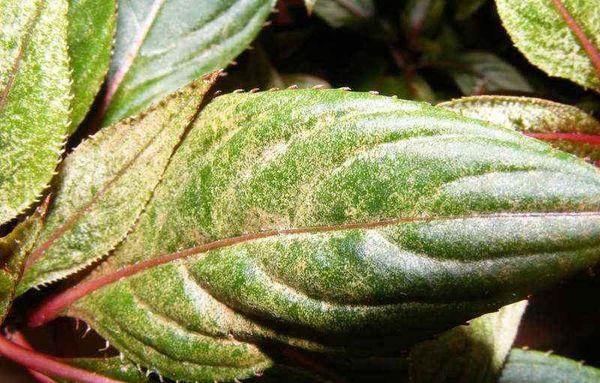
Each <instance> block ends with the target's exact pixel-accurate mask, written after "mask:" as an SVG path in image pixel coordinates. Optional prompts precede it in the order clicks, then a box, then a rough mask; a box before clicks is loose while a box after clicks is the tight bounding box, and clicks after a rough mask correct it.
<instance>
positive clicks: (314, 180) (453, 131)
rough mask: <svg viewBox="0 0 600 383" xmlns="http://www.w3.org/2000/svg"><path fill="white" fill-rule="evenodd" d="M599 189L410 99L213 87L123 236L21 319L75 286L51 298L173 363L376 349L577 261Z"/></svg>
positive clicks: (535, 153)
mask: <svg viewBox="0 0 600 383" xmlns="http://www.w3.org/2000/svg"><path fill="white" fill-rule="evenodd" d="M599 207H600V173H599V172H598V170H597V169H595V168H594V167H593V166H590V165H588V164H586V163H584V162H583V161H582V160H580V159H578V158H576V157H574V156H571V155H570V154H566V153H562V152H559V151H556V150H554V149H552V148H551V147H549V146H548V145H547V144H545V143H542V142H539V141H537V140H533V139H530V138H527V137H524V136H523V135H522V134H520V133H517V132H514V131H511V130H509V129H504V128H501V127H497V126H494V125H491V124H487V123H485V122H482V121H478V120H472V119H467V118H464V117H461V116H459V115H457V114H454V113H451V112H448V111H446V110H444V109H441V108H435V107H432V106H430V105H428V104H424V103H416V102H410V101H401V100H397V99H394V98H387V97H382V96H375V95H370V94H365V93H351V92H344V91H341V90H296V91H291V90H290V91H280V92H264V93H254V94H233V95H227V96H223V97H219V98H217V99H216V100H214V101H213V102H211V103H210V104H209V105H208V106H207V107H206V108H205V109H204V110H203V111H202V113H201V115H200V116H199V118H198V119H197V120H196V121H195V123H194V127H193V129H192V130H191V131H190V133H189V135H188V136H187V138H186V140H185V141H184V142H183V143H182V145H181V146H180V147H179V149H178V151H177V152H176V153H175V155H174V157H173V159H172V161H171V163H170V165H169V167H168V168H167V171H166V172H165V177H164V179H163V181H162V182H161V183H160V185H159V186H158V188H157V190H156V192H155V194H154V197H153V199H152V200H151V202H150V203H149V204H148V206H147V208H146V210H145V211H144V213H143V214H142V216H141V217H140V219H139V221H138V223H137V225H136V227H135V228H134V230H133V231H132V233H131V234H130V235H129V236H128V237H127V239H126V240H125V241H124V242H123V243H122V244H121V245H119V247H118V248H117V249H116V250H115V252H114V253H113V254H112V256H111V257H109V258H108V259H107V260H106V262H105V263H104V264H103V265H101V266H100V267H99V268H98V269H97V270H96V271H95V272H94V273H93V274H92V275H91V276H90V277H89V278H88V279H87V281H86V282H84V283H82V284H80V285H78V286H76V287H74V288H73V289H71V290H67V291H66V292H65V293H64V294H61V295H59V296H57V297H55V298H54V299H52V300H50V301H49V302H47V303H46V305H45V306H43V307H42V308H41V309H40V310H39V311H37V312H36V313H35V314H34V315H33V316H32V318H31V323H32V324H39V323H42V322H43V321H44V320H48V319H49V318H51V317H53V315H55V314H56V313H57V312H60V311H61V310H62V309H63V308H64V307H65V306H67V305H69V304H70V303H71V302H73V301H74V300H76V299H77V298H80V299H79V300H77V301H75V302H74V303H73V304H72V305H71V306H70V307H69V308H68V310H67V311H66V314H68V315H72V316H76V317H81V318H83V319H85V320H86V321H88V322H89V323H91V324H92V326H93V327H94V328H95V329H96V330H97V331H98V332H99V333H100V334H101V335H102V336H104V337H106V338H107V339H109V340H110V342H111V344H113V345H114V346H115V347H117V348H118V349H119V350H121V351H122V352H123V353H124V354H125V355H126V356H127V357H128V358H131V359H132V360H134V361H135V362H136V363H139V364H142V365H144V366H152V367H153V368H155V369H158V370H159V371H161V372H162V373H163V375H165V376H166V377H169V378H172V379H180V380H201V381H212V380H213V379H217V380H231V379H233V378H234V377H246V376H249V375H252V374H253V373H254V371H256V370H261V369H264V368H267V367H268V366H270V365H271V363H272V362H271V360H270V358H269V356H268V355H269V353H268V350H269V348H268V347H266V345H269V344H270V345H281V344H286V343H287V344H288V345H292V346H295V347H300V348H304V349H307V350H312V351H319V352H332V353H351V354H359V355H363V356H364V355H373V354H380V353H381V354H386V353H388V352H393V353H395V352H397V351H398V349H403V348H405V347H409V346H410V345H412V344H414V343H416V342H418V341H421V340H423V339H426V338H428V337H430V336H432V335H433V334H436V333H439V332H441V331H442V330H445V329H447V328H450V327H454V326H456V325H459V324H461V323H463V322H464V321H466V320H469V319H471V318H474V317H476V316H479V315H481V314H483V313H485V312H490V311H494V310H496V309H498V308H500V307H501V306H503V305H505V304H508V303H511V302H514V301H517V300H520V299H522V298H523V297H524V296H525V295H526V294H528V293H529V292H531V291H532V290H536V289H541V288H544V287H545V286H548V285H551V284H553V283H556V282H557V281H559V280H561V279H562V278H565V277H567V276H569V275H571V274H572V273H575V272H578V271H580V270H582V269H584V268H586V267H588V266H589V265H590V264H591V263H593V262H596V261H597V260H598V258H599V251H598V247H599V246H600V213H598V211H599ZM64 313H65V312H64V311H63V314H64ZM276 347H280V346H276ZM283 347H285V346H283Z"/></svg>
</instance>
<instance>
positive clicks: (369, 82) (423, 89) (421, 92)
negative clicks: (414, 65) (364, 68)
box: [357, 75, 435, 102]
mask: <svg viewBox="0 0 600 383" xmlns="http://www.w3.org/2000/svg"><path fill="white" fill-rule="evenodd" d="M357 90H361V91H375V92H379V93H381V94H383V95H385V96H397V97H398V98H402V99H406V100H419V101H428V102H433V101H434V100H435V94H434V93H433V90H432V89H431V87H430V86H429V84H428V83H427V82H426V81H425V79H423V77H421V76H419V75H411V76H389V75H387V76H372V77H369V78H367V79H366V80H365V81H363V82H361V83H360V84H359V85H358V87H357Z"/></svg>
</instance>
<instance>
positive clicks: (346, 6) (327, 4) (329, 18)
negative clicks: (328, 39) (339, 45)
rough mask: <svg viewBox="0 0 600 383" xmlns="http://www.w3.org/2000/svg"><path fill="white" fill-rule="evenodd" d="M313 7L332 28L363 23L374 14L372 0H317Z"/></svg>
mask: <svg viewBox="0 0 600 383" xmlns="http://www.w3.org/2000/svg"><path fill="white" fill-rule="evenodd" d="M313 9H314V11H315V13H316V14H317V15H318V16H319V17H320V18H322V19H323V20H325V22H326V23H327V24H329V25H331V26H332V27H334V28H339V27H345V26H353V25H356V24H360V23H363V22H364V21H365V20H367V19H369V18H370V17H372V16H373V15H374V14H375V4H374V3H373V0H317V1H316V3H315V6H314V7H313Z"/></svg>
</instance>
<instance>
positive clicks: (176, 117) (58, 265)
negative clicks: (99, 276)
mask: <svg viewBox="0 0 600 383" xmlns="http://www.w3.org/2000/svg"><path fill="white" fill-rule="evenodd" d="M215 77H216V74H212V75H210V76H207V77H204V78H202V79H199V80H197V81H195V82H194V83H192V84H191V85H189V86H187V87H186V88H184V89H183V90H181V91H179V92H176V93H174V94H173V95H171V96H170V97H169V98H167V99H166V100H164V101H162V102H161V103H160V104H159V105H157V106H155V107H153V108H150V109H149V110H147V111H146V112H144V113H143V114H141V115H140V116H138V117H135V118H132V119H128V120H124V121H122V122H120V123H118V124H115V125H113V126H111V127H108V128H105V129H102V130H101V131H100V132H99V133H97V134H96V135H94V136H92V137H91V138H89V139H88V140H86V141H84V142H83V143H82V144H81V145H79V146H78V147H77V149H76V150H75V151H74V152H73V153H71V154H70V155H69V156H68V157H67V158H66V159H65V161H64V162H63V164H62V165H61V168H60V174H59V176H58V179H57V180H56V191H55V193H56V199H55V201H54V203H53V205H52V207H51V209H50V211H49V214H48V217H47V221H46V224H45V225H44V229H43V231H42V232H41V234H40V236H39V239H38V240H37V242H36V245H35V247H34V250H33V251H32V252H31V254H30V255H29V259H28V262H27V269H26V271H25V273H24V275H23V279H22V280H21V282H20V284H19V289H18V291H19V293H23V292H25V291H26V290H27V289H29V288H31V287H35V286H38V285H40V284H45V283H48V282H52V281H55V280H57V279H60V278H63V277H65V276H68V275H70V274H72V273H74V272H76V271H78V270H80V269H82V268H83V267H85V266H88V265H90V264H91V263H93V262H94V261H96V260H98V259H99V258H100V257H102V256H103V255H105V254H106V253H108V252H109V251H110V250H111V249H112V248H113V247H114V246H115V245H116V244H117V243H119V242H120V241H121V240H122V239H123V238H124V237H125V235H126V234H127V232H128V230H129V229H130V228H131V226H132V225H133V224H134V222H135V221H136V219H137V217H138V216H139V214H140V213H141V211H142V209H143V207H144V206H145V204H146V202H147V201H148V199H149V198H150V196H151V194H152V191H153V190H154V187H155V186H156V184H157V183H158V182H159V180H160V178H161V176H162V174H163V171H164V169H165V167H166V166H167V163H168V161H169V158H170V157H171V154H172V152H173V149H174V147H175V146H176V145H177V144H178V143H179V141H180V138H181V135H182V134H183V132H184V130H185V128H186V127H187V126H188V124H189V123H190V122H191V120H192V118H193V117H194V116H195V115H196V113H197V111H198V109H199V105H200V103H201V102H202V99H203V98H204V95H205V93H206V91H207V90H208V88H209V86H210V85H211V84H212V81H213V80H214V78H215Z"/></svg>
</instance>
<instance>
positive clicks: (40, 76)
mask: <svg viewBox="0 0 600 383" xmlns="http://www.w3.org/2000/svg"><path fill="white" fill-rule="evenodd" d="M66 25H67V2H66V0H48V1H42V0H24V1H21V0H14V1H2V3H0V31H1V32H0V224H3V223H5V222H7V221H9V220H11V219H13V218H15V217H16V216H17V215H18V214H20V213H22V212H23V211H24V210H25V209H27V208H28V207H29V206H30V205H32V204H33V203H34V202H35V201H36V200H37V199H39V197H40V195H41V193H42V191H43V190H44V188H45V187H46V186H47V185H48V183H49V182H50V179H51V178H52V176H53V174H54V169H55V168H56V165H57V163H58V161H59V159H60V155H61V153H62V147H63V142H64V141H65V134H66V133H67V127H68V125H69V105H70V96H69V92H70V77H69V57H68V52H67V30H66Z"/></svg>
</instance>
